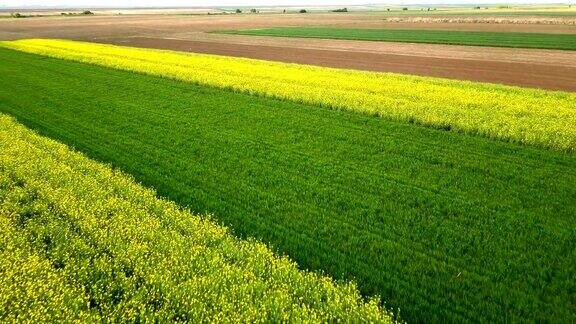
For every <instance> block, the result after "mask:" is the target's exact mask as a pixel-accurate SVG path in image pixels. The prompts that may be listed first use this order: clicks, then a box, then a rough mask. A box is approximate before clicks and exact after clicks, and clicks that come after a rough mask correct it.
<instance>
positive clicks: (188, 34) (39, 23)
mask: <svg viewBox="0 0 576 324" xmlns="http://www.w3.org/2000/svg"><path fill="white" fill-rule="evenodd" d="M300 25H334V26H349V27H372V28H375V27H378V28H383V27H387V28H402V29H405V28H418V29H430V28H435V29H453V30H458V29H460V30H486V31H488V30H490V31H517V32H546V33H575V34H576V26H574V25H563V24H555V25H546V24H502V23H499V24H487V23H469V22H468V23H446V22H425V23H424V22H422V23H409V22H401V23H391V22H385V21H384V20H383V17H382V16H379V15H373V14H370V15H368V14H366V15H361V14H347V15H338V14H308V15H280V14H266V15H264V14H261V15H229V16H208V15H201V16H160V15H154V16H100V17H99V16H95V17H51V18H32V19H18V20H13V19H2V20H0V39H19V38H31V37H45V38H46V37H49V38H68V39H77V40H86V41H97V42H103V43H113V44H122V45H130V46H140V47H151V48H165V49H175V50H183V51H191V52H200V53H213V54H221V55H233V56H241V57H250V58H258V59H266V60H276V61H286V62H295V63H305V64H315V65H322V66H330V67H341V68H352V69H362V70H371V71H389V72H398V73H408V74H416V75H428V76H438V77H447V78H453V79H463V80H475V81H484V82H494V83H503V84H511V85H519V86H528V87H537V88H546V89H556V90H568V91H576V52H571V51H553V50H534V49H506V48H490V47H471V46H447V45H434V44H405V43H386V42H363V41H347V40H318V39H289V38H274V37H248V36H237V35H218V34H207V33H206V32H207V31H214V30H225V29H240V28H262V27H270V26H300Z"/></svg>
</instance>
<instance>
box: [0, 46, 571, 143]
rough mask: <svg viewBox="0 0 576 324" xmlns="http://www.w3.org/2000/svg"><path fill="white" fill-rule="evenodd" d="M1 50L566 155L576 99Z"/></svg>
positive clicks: (38, 49)
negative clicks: (563, 152)
mask: <svg viewBox="0 0 576 324" xmlns="http://www.w3.org/2000/svg"><path fill="white" fill-rule="evenodd" d="M0 46H3V47H7V48H11V49H15V50H20V51H25V52H29V53H36V54H41V55H47V56H52V57H57V58H63V59H70V60H75V61H81V62H87V63H93V64H98V65H102V66H106V67H111V68H117V69H122V70H129V71H135V72H141V73H148V74H152V75H158V76H163V77H169V78H175V79H179V80H184V81H190V82H194V83H198V84H203V85H210V86H216V87H221V88H228V89H233V90H236V91H243V92H248V93H253V94H257V95H263V96H272V97H276V98H281V99H288V100H293V101H298V102H306V103H312V104H317V105H322V106H326V107H330V108H335V109H345V110H353V111H359V112H363V113H368V114H374V115H378V116H382V117H386V118H390V119H394V120H401V121H410V122H415V123H419V124H423V125H427V126H432V127H438V128H442V129H452V130H456V131H461V132H465V133H470V134H480V135H483V136H487V137H490V138H497V139H503V140H508V141H513V142H520V143H526V144H534V145H539V146H544V147H550V148H556V149H561V150H568V151H573V150H575V149H576V94H574V93H566V92H554V91H546V90H537V89H528V88H518V87H510V86H502V85H494V84H485V83H475V82H467V81H456V80H446V79H439V78H427V77H416V76H408V75H399V74H392V73H373V72H363V71H351V70H340V69H331V68H323V67H314V66H307V65H298V64H286V63H278V62H268V61H261V60H253V59H244V58H232V57H225V56H215V55H205V54H190V53H182V52H174V51H165V50H154V49H139V48H130V47H121V46H113V45H104V44H94V43H85V42H76V41H67V40H38V39H30V40H18V41H8V42H0Z"/></svg>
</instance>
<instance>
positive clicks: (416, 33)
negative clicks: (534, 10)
mask: <svg viewBox="0 0 576 324" xmlns="http://www.w3.org/2000/svg"><path fill="white" fill-rule="evenodd" d="M220 32H221V33H225V34H235V35H251V36H275V37H304V38H323V39H350V40H365V41H386V42H407V43H428V44H449V45H469V46H495V47H519V48H543V49H558V50H576V35H574V34H541V33H511V32H485V31H451V30H418V29H376V28H374V29H373V28H362V29H353V28H334V27H277V28H263V29H247V30H229V31H220Z"/></svg>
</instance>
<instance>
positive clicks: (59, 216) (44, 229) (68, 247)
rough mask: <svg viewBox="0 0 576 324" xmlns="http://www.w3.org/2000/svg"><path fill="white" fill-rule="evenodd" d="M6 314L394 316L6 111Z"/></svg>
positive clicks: (1, 292) (138, 318) (142, 318)
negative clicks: (39, 132) (29, 126)
mask: <svg viewBox="0 0 576 324" xmlns="http://www.w3.org/2000/svg"><path fill="white" fill-rule="evenodd" d="M0 139H1V140H0V322H4V321H8V322H12V321H18V322H31V323H43V322H71V321H75V320H78V321H81V322H99V321H105V322H108V321H109V322H161V323H163V322H169V321H190V322H205V321H213V322H232V323H237V322H284V321H294V322H331V321H343V322H350V323H353V322H391V317H390V315H389V314H388V313H386V312H385V311H383V310H382V309H381V308H380V306H379V302H378V300H377V299H371V300H370V301H364V300H363V299H362V298H361V297H360V294H359V293H358V290H357V288H356V286H355V285H354V284H352V283H348V284H336V283H335V282H333V281H332V280H331V279H329V278H327V277H322V276H320V275H317V274H314V273H309V272H304V271H301V270H299V269H298V267H297V265H296V264H295V263H293V262H292V261H290V260H289V259H287V258H286V257H279V256H276V255H274V253H272V252H271V251H270V249H268V248H267V247H266V246H265V245H264V244H262V243H260V242H257V241H254V240H240V239H237V238H235V237H234V236H232V235H231V234H230V233H229V232H228V231H227V230H226V229H225V228H223V227H220V226H218V225H216V224H214V223H212V222H211V221H210V220H207V219H204V218H201V217H199V216H196V215H193V214H191V213H190V212H188V211H184V210H181V209H180V208H178V207H177V206H176V205H175V204H174V203H171V202H168V201H165V200H161V199H158V198H157V197H156V196H155V193H154V192H153V191H152V190H149V189H146V188H143V187H142V186H140V185H138V184H137V183H135V182H134V180H133V179H132V178H130V177H129V176H127V175H125V174H123V173H121V172H118V171H116V170H113V169H111V168H110V167H109V166H107V165H103V164H100V163H97V162H95V161H92V160H90V159H88V158H86V157H85V156H84V155H82V154H80V153H76V152H73V151H71V150H69V149H68V148H67V147H66V146H65V145H62V144H60V143H57V142H55V141H53V140H50V139H47V138H44V137H41V136H39V135H36V134H35V133H33V132H32V131H30V130H28V129H26V128H25V127H23V126H21V125H19V124H17V123H16V122H15V121H14V120H13V119H11V118H8V117H6V116H4V115H1V114H0Z"/></svg>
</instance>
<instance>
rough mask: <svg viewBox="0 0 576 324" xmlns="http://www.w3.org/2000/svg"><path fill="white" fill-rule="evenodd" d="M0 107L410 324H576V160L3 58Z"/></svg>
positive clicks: (71, 65) (69, 65) (45, 61)
mask: <svg viewBox="0 0 576 324" xmlns="http://www.w3.org/2000/svg"><path fill="white" fill-rule="evenodd" d="M0 84H2V85H3V86H2V87H1V88H0V111H1V112H5V113H9V114H12V115H14V116H16V117H17V118H18V120H19V121H21V122H23V123H24V124H26V125H28V126H30V127H33V128H34V129H37V130H38V131H40V132H41V133H42V134H45V135H48V136H51V137H53V138H55V139H58V140H60V141H62V142H64V143H67V144H69V145H72V146H74V147H76V148H77V149H79V150H81V151H84V152H86V153H87V154H88V155H89V156H91V157H93V158H96V159H99V160H101V161H104V162H109V163H112V164H113V165H115V166H117V167H119V168H121V169H122V170H124V171H126V172H129V173H131V174H133V175H134V176H135V177H136V179H137V180H139V181H141V182H143V183H144V184H146V185H149V186H153V187H154V188H156V189H157V190H158V192H159V194H161V195H163V196H166V197H168V198H170V199H172V200H174V201H176V202H178V203H179V204H181V205H183V206H190V208H192V209H193V210H194V211H197V212H204V211H208V212H212V213H214V214H215V217H216V218H217V219H218V220H219V221H221V222H223V223H225V224H227V225H231V227H232V228H233V229H234V230H235V232H236V233H237V234H239V235H250V236H255V237H257V238H261V239H263V240H264V241H266V242H269V243H271V244H272V245H273V246H274V247H276V248H277V249H279V250H280V251H282V252H285V253H288V254H289V255H290V256H291V257H293V258H294V259H295V260H297V262H298V263H299V264H300V265H301V266H303V267H306V268H309V269H320V270H323V271H326V272H327V273H329V274H331V275H333V276H335V277H337V278H350V277H354V278H356V280H357V281H358V283H359V286H360V288H361V290H362V291H363V292H364V293H366V294H379V295H381V297H382V299H383V300H386V301H387V307H388V308H389V309H393V308H397V307H400V308H401V313H400V316H401V317H403V318H404V319H405V320H408V321H410V322H416V321H426V322H430V321H459V322H461V321H492V322H502V321H522V320H536V321H552V322H554V321H570V320H576V305H575V303H574V299H573V296H574V291H575V290H576V283H575V281H574V280H573V279H574V273H576V219H575V217H574V215H575V214H576V186H574V183H576V155H574V154H565V153H562V152H557V151H550V150H544V149H538V148H532V147H526V146H521V145H517V144H513V143H504V142H499V141H492V140H489V139H485V138H481V137H471V136H466V135H463V134H459V133H453V132H443V131H440V130H433V129H429V128H424V127H419V126H416V125H410V124H406V123H399V122H391V121H386V120H383V119H380V118H374V117H370V116H363V115H361V114H355V113H350V112H344V111H335V110H328V109H323V108H320V107H314V106H309V105H303V104H297V103H292V102H284V101H279V100H274V99H268V98H260V97H255V96H250V95H247V94H239V93H233V92H229V91H225V90H219V89H214V88H208V87H202V86H196V85H192V84H187V83H181V82H177V81H173V80H168V79H162V78H157V77H152V76H145V75H140V74H134V73H130V72H124V71H117V70H110V69H105V68H102V67H97V66H92V65H87V64H81V63H75V62H70V61H60V60H57V59H52V58H46V57H40V56H35V55H31V54H25V53H20V52H14V51H10V50H0Z"/></svg>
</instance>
